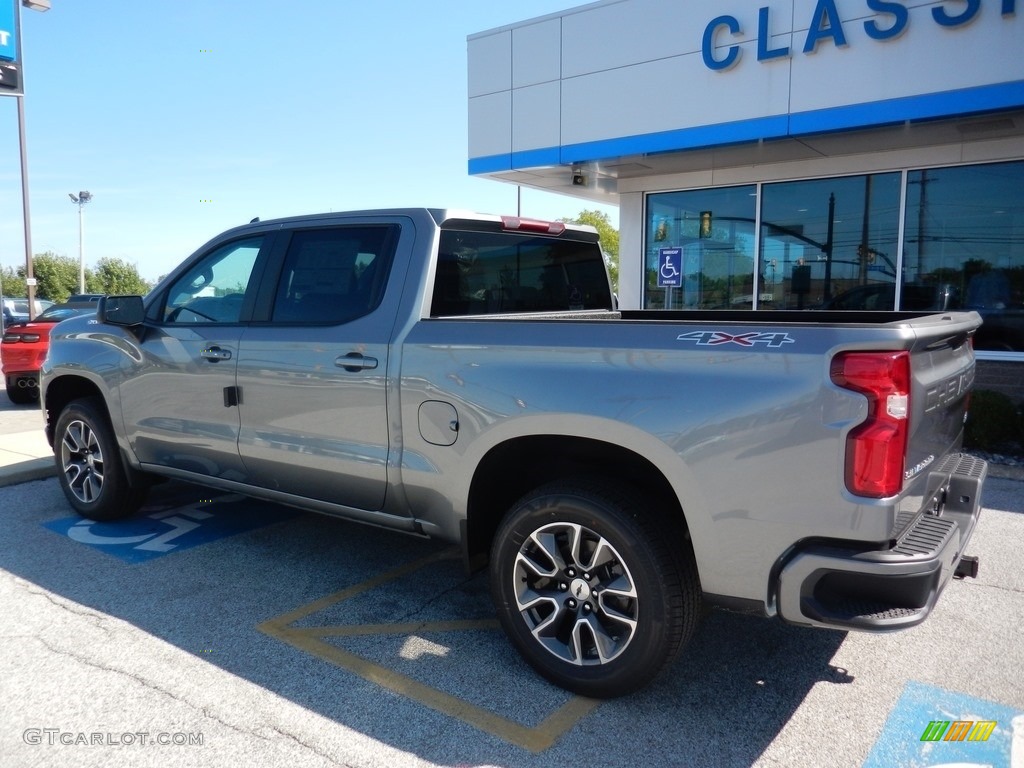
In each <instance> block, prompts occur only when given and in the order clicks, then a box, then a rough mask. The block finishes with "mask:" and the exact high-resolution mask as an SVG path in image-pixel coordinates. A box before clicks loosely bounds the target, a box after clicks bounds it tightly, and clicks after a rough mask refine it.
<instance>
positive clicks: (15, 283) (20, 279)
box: [0, 267, 28, 298]
mask: <svg viewBox="0 0 1024 768" xmlns="http://www.w3.org/2000/svg"><path fill="white" fill-rule="evenodd" d="M24 271H25V268H24V267H22V268H21V269H19V271H18V272H15V271H14V268H13V267H4V268H3V269H0V294H3V295H4V296H6V297H9V298H10V297H13V298H20V297H22V296H28V286H27V285H25V275H24V274H22V273H23V272H24Z"/></svg>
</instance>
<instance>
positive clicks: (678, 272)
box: [658, 248, 683, 288]
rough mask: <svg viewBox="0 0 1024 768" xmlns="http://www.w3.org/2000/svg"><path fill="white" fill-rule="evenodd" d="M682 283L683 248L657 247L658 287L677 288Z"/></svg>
mask: <svg viewBox="0 0 1024 768" xmlns="http://www.w3.org/2000/svg"><path fill="white" fill-rule="evenodd" d="M682 284H683V249H682V248H659V249H658V287H659V288H679V287H680V286H681V285H682Z"/></svg>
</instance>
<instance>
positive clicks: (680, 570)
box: [490, 479, 701, 698]
mask: <svg viewBox="0 0 1024 768" xmlns="http://www.w3.org/2000/svg"><path fill="white" fill-rule="evenodd" d="M673 534H675V535H673ZM490 582H491V595H492V597H493V599H494V603H495V606H496V607H497V610H498V617H499V619H500V621H501V624H502V626H503V627H504V629H505V631H506V633H507V634H508V635H509V638H510V639H511V640H512V643H513V645H515V646H516V649H517V650H518V651H519V653H520V654H521V655H522V656H523V658H524V659H525V660H526V661H527V662H528V663H529V664H530V665H531V666H532V667H533V668H534V669H535V670H537V672H539V673H540V674H541V675H543V676H544V677H546V678H547V679H548V680H550V681H551V682H553V683H555V684H556V685H559V686H561V687H563V688H566V689H568V690H571V691H573V692H575V693H578V694H581V695H584V696H593V697H599V698H606V697H612V696H621V695H624V694H627V693H631V692H633V691H636V690H639V689H640V688H642V687H643V686H645V685H647V684H648V683H649V682H650V681H651V680H653V679H654V678H655V677H656V676H657V675H658V674H659V673H660V672H661V671H662V670H663V669H664V668H665V667H666V666H667V665H668V664H669V663H670V662H671V661H672V660H673V659H674V658H675V657H676V655H677V654H678V652H679V650H680V649H681V648H682V647H683V645H684V644H685V643H686V642H687V641H688V640H689V639H690V637H691V636H692V634H693V632H694V631H695V629H696V626H697V621H698V618H699V616H700V607H701V606H700V602H701V592H700V584H699V581H698V579H697V572H696V567H695V565H694V562H693V556H692V553H691V552H690V545H689V541H688V540H686V538H685V537H684V535H683V534H682V532H681V526H680V525H673V524H670V523H669V522H668V521H663V520H662V518H661V516H660V515H659V513H658V511H657V510H656V509H654V508H652V507H651V506H649V505H647V504H646V503H645V502H644V501H643V499H642V498H641V497H639V496H637V495H636V494H635V493H633V492H631V491H630V490H629V489H626V488H623V487H620V486H617V485H614V484H610V483H606V482H604V481H601V480H596V479H595V480H588V479H581V480H577V481H568V482H557V483H552V484H550V485H547V486H544V487H542V488H539V489H537V490H536V491H534V492H533V493H531V494H529V495H527V496H526V497H524V498H523V499H521V500H520V501H519V502H518V503H517V504H516V506H515V507H513V509H512V510H511V511H510V512H509V514H508V515H507V516H506V518H505V520H504V521H503V523H502V525H501V527H500V529H499V531H498V533H497V536H496V537H495V540H494V545H493V547H492V551H491V571H490Z"/></svg>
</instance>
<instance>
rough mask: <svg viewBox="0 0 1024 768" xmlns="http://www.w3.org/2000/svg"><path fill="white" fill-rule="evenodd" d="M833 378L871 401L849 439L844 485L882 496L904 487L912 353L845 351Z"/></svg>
mask: <svg viewBox="0 0 1024 768" xmlns="http://www.w3.org/2000/svg"><path fill="white" fill-rule="evenodd" d="M831 376H832V381H833V383H835V384H836V385H837V386H840V387H842V388H843V389H851V390H853V391H854V392H859V393H861V394H862V395H864V396H865V397H867V399H868V417H867V419H866V420H865V421H864V423H863V424H860V425H859V426H857V427H855V428H854V429H853V431H852V432H850V434H849V436H848V437H847V438H846V488H847V489H848V490H849V491H850V493H853V494H855V495H857V496H868V497H870V498H874V499H880V498H883V497H886V496H895V495H896V494H897V493H899V492H900V490H901V489H902V488H903V470H904V464H905V458H906V455H907V434H908V432H909V416H910V353H908V352H844V353H842V354H839V355H836V357H835V359H833V360H832V369H831Z"/></svg>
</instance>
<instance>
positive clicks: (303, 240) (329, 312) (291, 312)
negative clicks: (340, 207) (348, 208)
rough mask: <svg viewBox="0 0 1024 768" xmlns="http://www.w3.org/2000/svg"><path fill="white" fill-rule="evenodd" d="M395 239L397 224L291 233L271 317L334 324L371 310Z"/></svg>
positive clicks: (279, 320)
mask: <svg viewBox="0 0 1024 768" xmlns="http://www.w3.org/2000/svg"><path fill="white" fill-rule="evenodd" d="M397 241H398V227H397V226H395V225H363V226H348V227H331V228H328V229H309V230H298V231H296V232H294V233H293V234H292V237H291V242H290V243H289V245H288V251H287V254H286V255H285V260H284V265H283V268H282V270H281V278H280V281H279V283H278V288H277V295H276V297H275V299H274V308H273V314H272V316H271V320H272V321H273V322H275V323H307V324H329V325H337V324H339V323H344V322H348V321H351V320H354V319H356V318H358V317H362V316H363V315H366V314H369V313H370V312H372V311H373V310H374V309H376V308H377V305H378V304H380V301H381V298H383V295H384V287H385V286H386V285H387V276H388V272H389V271H390V269H391V261H392V258H393V256H394V251H395V244H396V243H397Z"/></svg>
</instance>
